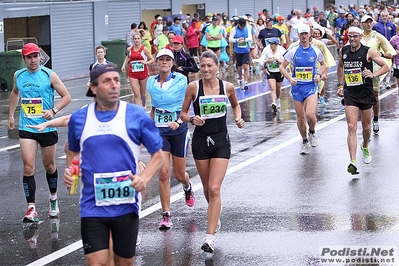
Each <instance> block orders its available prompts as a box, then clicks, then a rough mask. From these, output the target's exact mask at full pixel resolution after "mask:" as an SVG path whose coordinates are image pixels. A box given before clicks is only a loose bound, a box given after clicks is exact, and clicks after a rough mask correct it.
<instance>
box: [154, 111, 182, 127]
mask: <svg viewBox="0 0 399 266" xmlns="http://www.w3.org/2000/svg"><path fill="white" fill-rule="evenodd" d="M176 120H177V114H176V112H169V111H168V110H164V109H161V108H155V113H154V122H155V125H156V126H157V127H167V126H168V124H169V123H170V122H173V121H176Z"/></svg>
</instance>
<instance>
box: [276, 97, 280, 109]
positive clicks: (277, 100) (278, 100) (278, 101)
mask: <svg viewBox="0 0 399 266" xmlns="http://www.w3.org/2000/svg"><path fill="white" fill-rule="evenodd" d="M276 104H277V108H280V107H281V104H280V99H279V98H277V99H276Z"/></svg>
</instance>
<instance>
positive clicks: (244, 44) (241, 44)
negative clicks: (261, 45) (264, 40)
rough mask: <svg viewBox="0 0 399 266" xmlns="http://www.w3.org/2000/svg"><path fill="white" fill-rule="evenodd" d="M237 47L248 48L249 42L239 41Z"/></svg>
mask: <svg viewBox="0 0 399 266" xmlns="http://www.w3.org/2000/svg"><path fill="white" fill-rule="evenodd" d="M237 47H238V48H247V47H248V43H247V42H242V43H237Z"/></svg>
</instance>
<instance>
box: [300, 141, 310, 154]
mask: <svg viewBox="0 0 399 266" xmlns="http://www.w3.org/2000/svg"><path fill="white" fill-rule="evenodd" d="M309 151H310V143H309V141H308V142H306V143H302V148H301V152H300V154H309Z"/></svg>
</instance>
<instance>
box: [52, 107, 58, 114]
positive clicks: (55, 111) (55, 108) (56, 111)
mask: <svg viewBox="0 0 399 266" xmlns="http://www.w3.org/2000/svg"><path fill="white" fill-rule="evenodd" d="M51 110H53V112H54V114H56V113H58V109H57V107H55V106H54V107H53V108H52V109H51Z"/></svg>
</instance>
